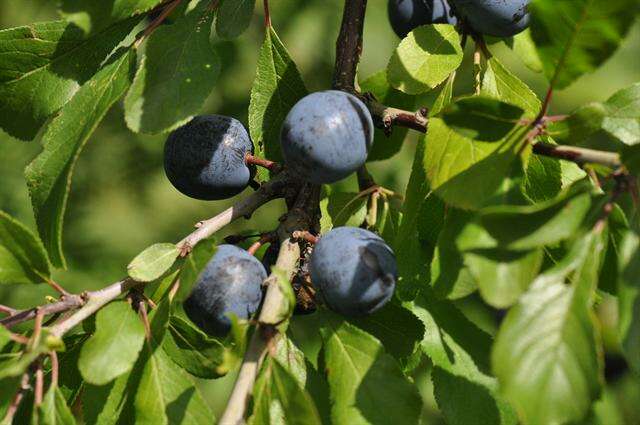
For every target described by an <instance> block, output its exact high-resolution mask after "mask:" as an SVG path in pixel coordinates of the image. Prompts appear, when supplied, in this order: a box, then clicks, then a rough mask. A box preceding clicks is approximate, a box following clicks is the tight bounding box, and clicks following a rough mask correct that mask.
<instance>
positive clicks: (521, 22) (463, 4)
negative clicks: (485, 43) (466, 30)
mask: <svg viewBox="0 0 640 425" xmlns="http://www.w3.org/2000/svg"><path fill="white" fill-rule="evenodd" d="M449 1H450V2H451V6H452V7H453V10H454V12H455V14H456V15H458V18H461V19H463V20H464V21H465V22H466V23H467V24H468V25H469V27H471V29H472V30H473V31H475V32H477V33H479V34H486V35H493V36H495V37H511V36H513V35H516V34H518V33H520V32H522V31H524V30H525V29H526V28H527V27H528V26H529V21H530V16H529V11H528V10H527V8H528V6H529V3H530V0H449Z"/></svg>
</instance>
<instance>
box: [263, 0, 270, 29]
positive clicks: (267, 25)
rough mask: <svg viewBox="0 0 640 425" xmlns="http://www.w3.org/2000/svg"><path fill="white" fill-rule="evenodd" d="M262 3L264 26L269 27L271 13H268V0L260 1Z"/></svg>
mask: <svg viewBox="0 0 640 425" xmlns="http://www.w3.org/2000/svg"><path fill="white" fill-rule="evenodd" d="M262 4H263V5H264V26H265V27H266V28H270V27H271V14H270V13H269V0H264V1H263V2H262Z"/></svg>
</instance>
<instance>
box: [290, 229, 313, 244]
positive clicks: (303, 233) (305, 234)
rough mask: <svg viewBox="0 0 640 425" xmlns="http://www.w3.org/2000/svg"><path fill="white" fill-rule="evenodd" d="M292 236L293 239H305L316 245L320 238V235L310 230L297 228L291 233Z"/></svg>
mask: <svg viewBox="0 0 640 425" xmlns="http://www.w3.org/2000/svg"><path fill="white" fill-rule="evenodd" d="M291 236H292V237H293V239H297V240H304V241H307V242H309V243H310V244H314V245H315V244H317V243H318V241H319V240H320V238H319V237H317V236H315V235H313V234H311V233H310V232H309V231H308V230H296V231H295V232H293V233H292V234H291Z"/></svg>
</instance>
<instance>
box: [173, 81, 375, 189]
mask: <svg viewBox="0 0 640 425" xmlns="http://www.w3.org/2000/svg"><path fill="white" fill-rule="evenodd" d="M372 141H373V121H372V119H371V114H370V113H369V111H368V109H367V107H366V106H365V105H364V103H362V102H361V101H360V100H359V99H358V98H357V97H355V96H353V95H351V94H348V93H344V92H341V91H335V90H328V91H321V92H316V93H312V94H310V95H308V96H306V97H304V98H302V99H301V100H300V101H299V102H298V103H296V104H295V105H294V106H293V108H291V111H289V114H288V115H287V117H286V118H285V120H284V123H283V125H282V132H281V147H282V154H283V156H284V162H285V164H286V166H287V168H288V169H289V172H291V173H292V174H295V175H297V176H298V177H300V178H302V179H303V180H305V181H308V182H311V183H315V184H326V183H334V182H336V181H338V180H341V179H343V178H345V177H347V176H349V175H351V174H353V173H354V172H355V171H356V170H357V169H358V168H360V167H361V166H362V165H363V164H364V163H365V161H366V159H367V153H368V151H369V148H370V146H371V143H372ZM252 154H253V143H252V142H251V139H250V137H249V134H248V133H247V130H246V129H245V128H244V126H243V125H242V123H240V122H239V121H238V120H236V119H235V118H231V117H226V116H221V115H204V116H198V117H195V118H193V119H192V120H191V121H190V122H189V123H187V124H186V125H184V126H182V127H180V128H179V129H177V130H175V131H173V132H172V133H171V134H170V135H169V137H168V139H167V142H166V144H165V150H164V168H165V172H166V174H167V177H168V178H169V180H170V181H171V183H172V184H173V185H174V186H175V188H176V189H178V190H179V191H180V192H182V193H184V194H185V195H187V196H190V197H192V198H196V199H203V200H214V199H225V198H229V197H231V196H233V195H236V194H238V193H240V192H242V191H243V190H244V189H245V188H246V187H247V186H248V185H249V183H250V182H251V180H252V179H253V176H254V174H255V167H254V166H253V165H252V164H251V162H250V161H248V160H247V159H248V158H249V157H250V156H251V155H252Z"/></svg>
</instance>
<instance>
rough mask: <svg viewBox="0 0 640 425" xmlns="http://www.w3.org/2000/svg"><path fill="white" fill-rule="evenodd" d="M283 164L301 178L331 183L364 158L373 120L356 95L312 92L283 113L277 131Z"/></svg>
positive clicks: (331, 91)
mask: <svg viewBox="0 0 640 425" xmlns="http://www.w3.org/2000/svg"><path fill="white" fill-rule="evenodd" d="M280 140H281V147H282V155H283V157H284V162H285V164H286V166H287V167H288V168H289V170H291V171H292V172H293V173H294V174H295V175H297V176H299V177H301V178H302V179H303V180H305V181H308V182H311V183H315V184H328V183H334V182H336V181H338V180H342V179H343V178H345V177H347V176H349V175H350V174H352V173H354V172H355V171H356V170H357V169H358V168H360V167H361V166H362V165H364V163H365V161H366V160H367V154H368V152H369V148H370V147H371V144H372V143H373V120H372V119H371V114H370V113H369V110H368V109H367V107H366V106H365V105H364V103H362V101H360V99H358V98H357V97H355V96H353V95H351V94H349V93H345V92H341V91H337V90H327V91H321V92H315V93H312V94H309V95H307V96H305V97H304V98H302V99H301V100H300V101H298V103H296V104H295V105H294V106H293V108H291V110H290V111H289V113H288V114H287V117H286V118H285V120H284V122H283V124H282V130H281V134H280Z"/></svg>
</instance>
